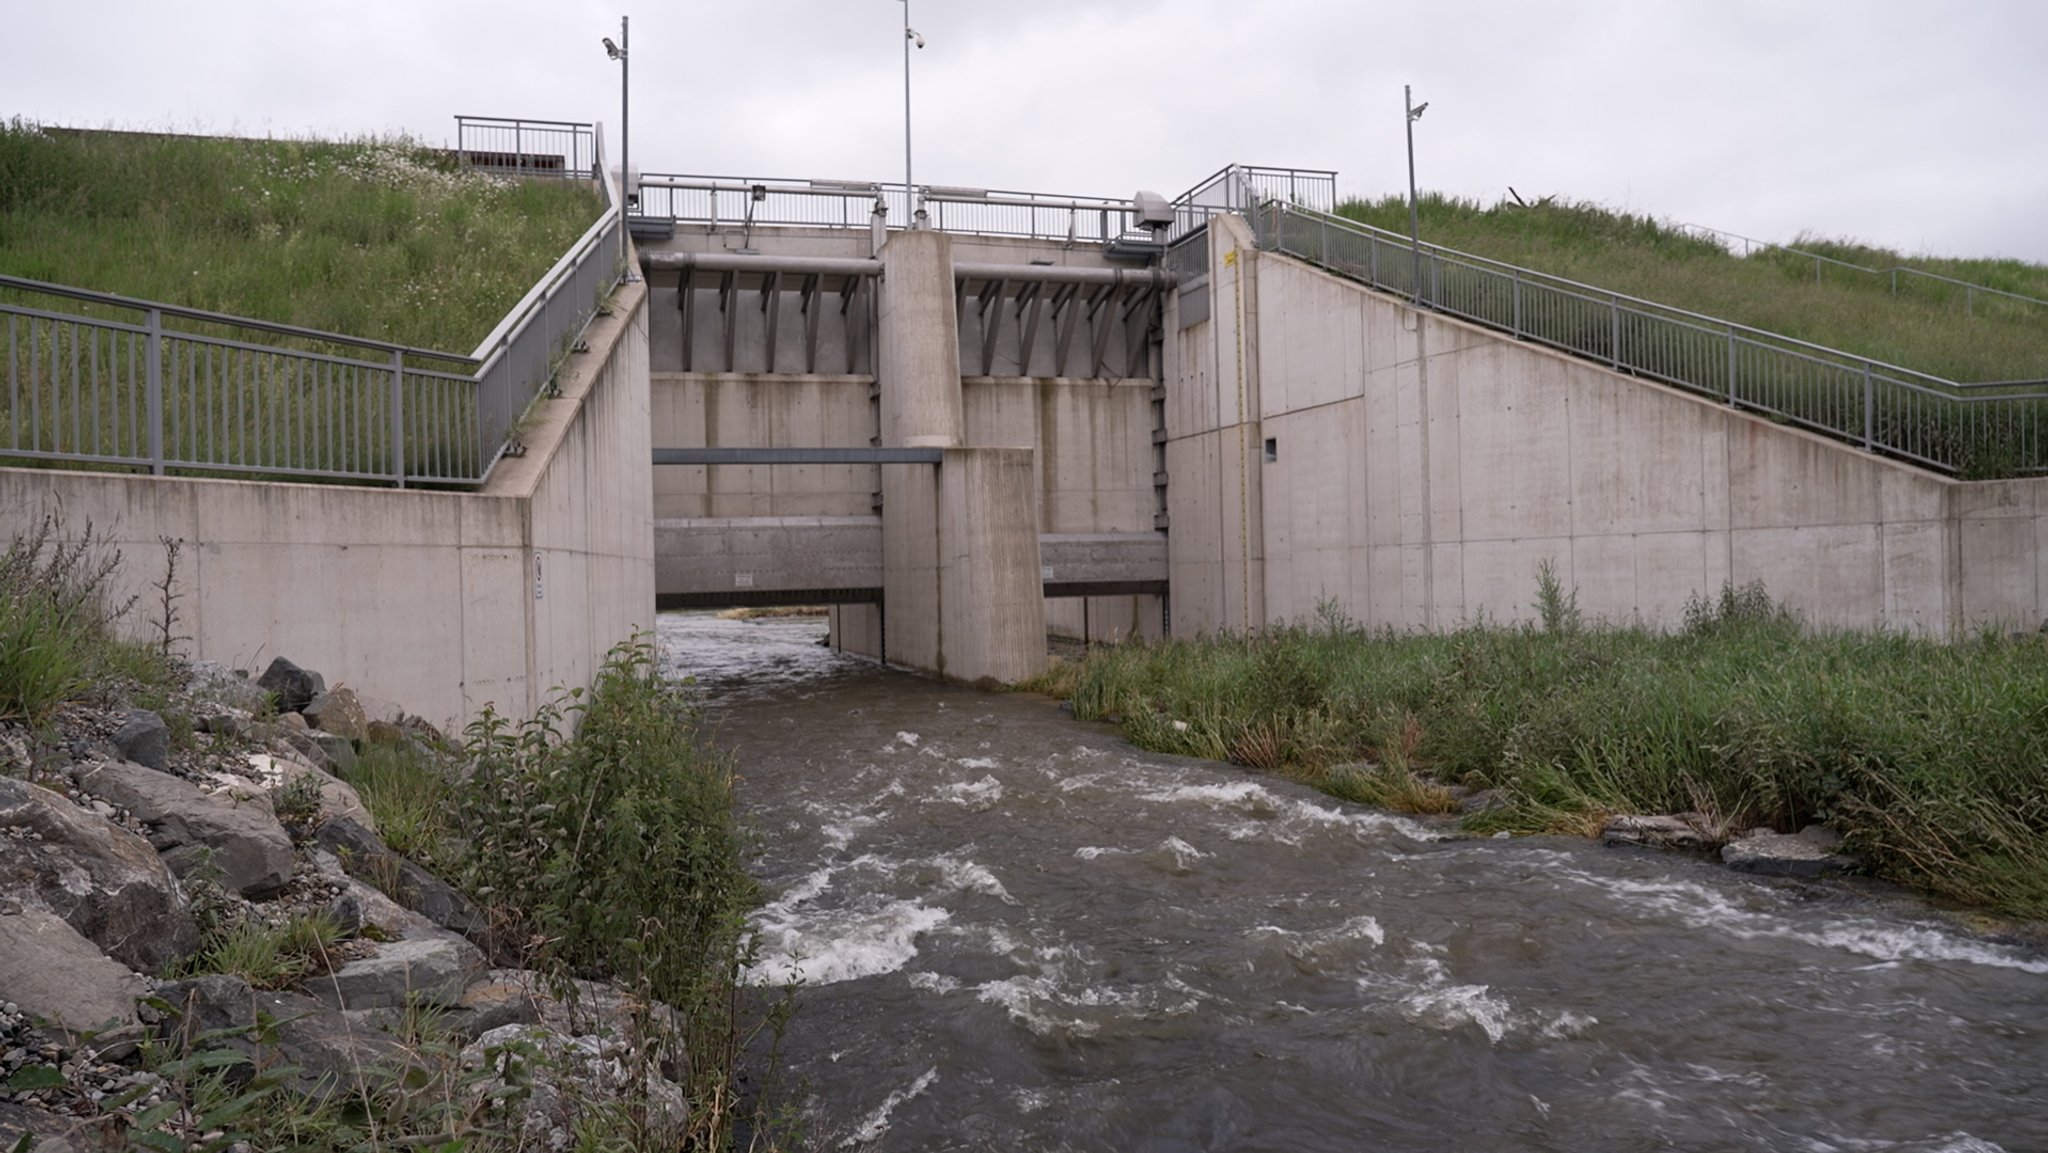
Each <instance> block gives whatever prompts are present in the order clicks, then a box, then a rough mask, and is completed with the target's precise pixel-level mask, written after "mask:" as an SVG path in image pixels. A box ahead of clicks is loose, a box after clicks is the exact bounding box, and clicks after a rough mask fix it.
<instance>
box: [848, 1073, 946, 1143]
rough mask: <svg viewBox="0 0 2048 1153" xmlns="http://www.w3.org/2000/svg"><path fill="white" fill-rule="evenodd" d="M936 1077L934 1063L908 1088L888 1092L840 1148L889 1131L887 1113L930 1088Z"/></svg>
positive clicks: (870, 1140)
mask: <svg viewBox="0 0 2048 1153" xmlns="http://www.w3.org/2000/svg"><path fill="white" fill-rule="evenodd" d="M938 1079H939V1067H938V1066H936V1065H934V1066H932V1067H931V1068H929V1069H927V1070H925V1071H924V1075H923V1076H921V1077H919V1078H918V1079H917V1080H915V1081H912V1082H911V1083H910V1087H909V1088H908V1089H898V1090H897V1091H895V1092H893V1093H891V1094H889V1095H888V1096H887V1097H886V1098H884V1099H883V1100H882V1103H881V1104H880V1105H878V1106H876V1107H875V1111H874V1112H872V1113H870V1114H868V1116H867V1120H865V1121H862V1122H861V1123H860V1128H858V1129H855V1130H854V1131H853V1133H852V1134H851V1135H849V1136H848V1137H847V1138H846V1139H845V1140H844V1141H841V1142H840V1143H839V1147H840V1148H841V1149H852V1148H854V1147H856V1146H859V1145H867V1144H870V1143H872V1142H874V1141H876V1140H879V1139H880V1138H881V1136H882V1134H884V1133H887V1132H888V1131H889V1114H891V1113H894V1112H895V1111H896V1107H897V1106H899V1105H901V1104H903V1103H904V1102H905V1101H908V1100H910V1099H911V1098H913V1097H916V1096H918V1095H919V1094H921V1093H923V1092H924V1091H925V1090H926V1089H929V1088H931V1087H932V1082H934V1081H937V1080H938Z"/></svg>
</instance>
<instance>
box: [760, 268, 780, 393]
mask: <svg viewBox="0 0 2048 1153" xmlns="http://www.w3.org/2000/svg"><path fill="white" fill-rule="evenodd" d="M761 311H762V312H764V313H767V314H768V364H767V366H766V367H767V371H768V372H769V373H771V374H772V373H773V372H774V371H775V330H776V328H777V327H779V325H780V322H781V320H782V274H781V273H780V272H771V273H769V274H768V275H767V277H765V278H764V279H763V280H762V281H761Z"/></svg>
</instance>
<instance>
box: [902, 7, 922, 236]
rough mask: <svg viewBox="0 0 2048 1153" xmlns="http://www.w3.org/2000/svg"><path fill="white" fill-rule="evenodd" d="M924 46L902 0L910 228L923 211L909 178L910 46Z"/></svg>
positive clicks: (906, 201) (916, 224) (918, 222)
mask: <svg viewBox="0 0 2048 1153" xmlns="http://www.w3.org/2000/svg"><path fill="white" fill-rule="evenodd" d="M912 44H915V45H917V46H918V47H919V48H923V47H924V37H922V36H919V35H918V34H917V29H915V28H912V27H911V26H910V0H903V212H904V223H905V224H906V225H907V226H908V227H911V228H918V227H921V226H922V225H923V224H924V212H923V211H922V210H920V209H919V208H918V207H917V185H915V184H913V183H911V180H910V46H911V45H912Z"/></svg>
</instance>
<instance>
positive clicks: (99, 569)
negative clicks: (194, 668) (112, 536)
mask: <svg viewBox="0 0 2048 1153" xmlns="http://www.w3.org/2000/svg"><path fill="white" fill-rule="evenodd" d="M120 562H121V555H120V553H119V552H115V551H110V550H109V549H107V548H106V547H105V546H104V545H102V544H101V543H100V542H99V540H98V538H97V537H96V536H95V535H94V531H93V527H92V525H91V524H89V523H88V524H86V525H85V526H83V529H82V531H81V532H79V533H78V534H76V535H71V534H69V533H67V531H66V530H65V527H64V526H63V525H62V524H61V523H60V522H59V521H58V519H57V518H56V517H55V516H54V515H46V516H44V517H43V518H42V519H41V520H39V521H37V522H35V525H34V527H32V528H31V529H29V530H28V531H26V532H23V533H20V534H18V535H16V536H15V537H14V538H12V539H11V540H10V541H8V543H7V545H6V547H5V549H4V550H0V721H18V722H24V723H27V724H30V725H39V724H41V723H42V722H43V721H44V720H46V719H47V718H48V717H49V715H50V714H51V712H53V711H54V710H55V709H56V708H57V707H58V706H60V705H62V704H64V703H65V702H67V701H71V700H74V699H77V698H79V697H81V696H83V695H85V694H87V693H88V692H90V691H91V690H92V689H93V688H94V687H95V685H96V684H97V683H99V682H102V681H132V682H140V684H142V685H143V686H157V687H161V686H162V685H163V684H165V683H167V682H168V680H169V669H168V664H167V662H166V660H165V659H164V656H163V654H162V653H161V652H160V651H158V650H156V649H154V648H152V647H151V646H148V645H142V644H137V643H134V642H131V641H127V640H123V639H121V638H120V637H119V636H118V635H117V634H116V632H115V629H114V625H115V622H116V621H117V620H118V619H119V618H120V617H121V616H122V615H123V614H125V613H126V612H127V611H128V610H129V608H130V607H131V606H129V605H127V604H116V603H113V602H112V600H111V599H110V598H111V594H110V588H111V585H112V580H113V576H114V574H115V572H116V570H117V568H118V567H119V565H120Z"/></svg>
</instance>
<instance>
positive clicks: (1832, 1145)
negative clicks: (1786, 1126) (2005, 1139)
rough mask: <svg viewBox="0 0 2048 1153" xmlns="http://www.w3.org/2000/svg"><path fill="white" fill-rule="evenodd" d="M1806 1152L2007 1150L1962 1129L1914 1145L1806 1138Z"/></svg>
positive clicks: (1979, 1152)
mask: <svg viewBox="0 0 2048 1153" xmlns="http://www.w3.org/2000/svg"><path fill="white" fill-rule="evenodd" d="M1806 1150H1807V1153H2006V1148H2005V1146H2003V1145H1997V1144H1993V1143H1992V1142H1990V1141H1986V1140H1984V1139H1983V1138H1982V1137H1976V1136H1972V1135H1971V1134H1969V1133H1965V1132H1964V1131H1962V1130H1961V1129H1958V1130H1956V1131H1955V1132H1953V1133H1937V1134H1933V1135H1931V1136H1928V1137H1923V1138H1920V1139H1918V1140H1913V1141H1883V1140H1872V1139H1869V1138H1862V1137H1842V1136H1838V1135H1834V1134H1830V1135H1828V1136H1827V1137H1808V1138H1806Z"/></svg>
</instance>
